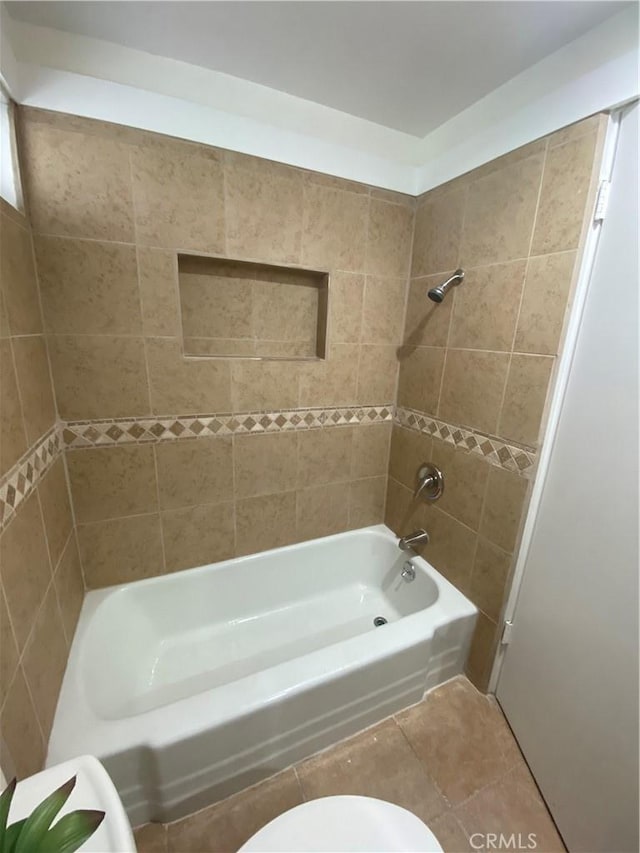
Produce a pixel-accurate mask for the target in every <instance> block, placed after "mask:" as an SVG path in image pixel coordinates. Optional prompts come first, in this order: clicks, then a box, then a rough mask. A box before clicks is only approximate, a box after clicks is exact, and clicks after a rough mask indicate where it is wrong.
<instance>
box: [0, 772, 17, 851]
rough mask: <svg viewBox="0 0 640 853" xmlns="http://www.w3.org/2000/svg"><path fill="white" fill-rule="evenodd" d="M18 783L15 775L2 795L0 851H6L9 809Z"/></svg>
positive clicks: (0, 800) (0, 798) (0, 802)
mask: <svg viewBox="0 0 640 853" xmlns="http://www.w3.org/2000/svg"><path fill="white" fill-rule="evenodd" d="M16 785H17V780H16V778H15V777H14V778H13V779H12V780H11V781H10V782H9V784H8V785H7V787H6V788H5V789H4V791H3V792H2V796H1V797H0V851H4V845H5V832H6V829H7V819H8V817H9V809H10V808H11V800H12V799H13V792H14V791H15V789H16Z"/></svg>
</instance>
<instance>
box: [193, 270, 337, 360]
mask: <svg viewBox="0 0 640 853" xmlns="http://www.w3.org/2000/svg"><path fill="white" fill-rule="evenodd" d="M178 278H179V284H180V308H181V314H182V335H183V340H184V354H185V355H186V356H198V357H210V358H220V357H223V358H269V359H272V358H280V359H317V358H325V355H326V343H327V315H328V310H327V306H328V289H329V276H328V274H327V273H326V272H318V271H316V270H306V269H296V268H293V267H280V266H273V265H271V264H261V263H252V262H249V261H237V260H232V259H229V258H212V257H203V256H200V255H184V254H180V255H178Z"/></svg>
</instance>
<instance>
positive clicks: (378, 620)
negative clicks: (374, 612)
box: [373, 616, 387, 628]
mask: <svg viewBox="0 0 640 853" xmlns="http://www.w3.org/2000/svg"><path fill="white" fill-rule="evenodd" d="M373 624H374V625H375V626H376V628H379V627H380V626H381V625H386V624H387V620H386V619H385V618H384V616H376V617H375V619H374V620H373Z"/></svg>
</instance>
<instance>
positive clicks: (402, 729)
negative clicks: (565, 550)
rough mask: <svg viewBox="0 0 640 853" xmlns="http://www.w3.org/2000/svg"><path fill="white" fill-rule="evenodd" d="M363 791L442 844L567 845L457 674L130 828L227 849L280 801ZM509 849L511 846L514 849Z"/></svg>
mask: <svg viewBox="0 0 640 853" xmlns="http://www.w3.org/2000/svg"><path fill="white" fill-rule="evenodd" d="M332 794H363V795H366V796H370V797H377V798H379V799H382V800H389V801H390V802H392V803H397V804H398V805H400V806H404V807H405V808H407V809H409V810H410V811H412V812H414V813H415V814H417V815H418V817H420V818H422V820H423V821H425V823H427V824H428V825H429V826H430V827H431V829H432V830H433V832H434V833H435V834H436V836H437V837H438V839H439V841H440V844H441V845H442V847H443V849H444V850H445V851H446V853H463V851H472V850H474V849H475V850H477V849H484V847H483V846H482V843H481V840H480V839H479V837H478V836H474V838H473V842H474V845H473V846H472V844H471V842H470V840H469V839H470V837H471V836H472V835H473V834H474V833H482V834H487V833H503V834H505V835H510V834H511V833H516V834H517V833H521V837H522V844H523V845H524V846H525V847H526V845H527V843H528V839H527V835H528V833H535V834H536V847H535V850H536V852H537V853H555V851H564V849H565V848H564V846H563V844H562V841H561V839H560V837H559V835H558V833H557V831H556V829H555V826H554V824H553V822H552V820H551V818H550V816H549V813H548V811H547V809H546V807H545V804H544V802H543V801H542V799H541V797H540V794H539V792H538V789H537V787H536V785H535V783H534V781H533V779H532V777H531V774H530V773H529V770H528V769H527V765H526V764H525V762H524V759H523V758H522V755H521V753H520V750H519V749H518V745H517V743H516V741H515V740H514V738H513V736H512V734H511V731H510V729H509V727H508V725H507V723H506V722H505V719H504V717H503V715H502V713H501V711H500V709H499V707H498V706H497V704H496V702H495V700H494V699H493V698H492V697H488V696H484V695H483V694H481V693H479V692H478V691H477V690H476V689H475V688H474V687H473V686H472V685H471V684H470V683H469V681H467V679H466V678H464V677H462V676H460V677H458V678H455V679H453V680H452V681H449V682H447V684H444V685H442V686H441V687H438V688H436V689H435V690H433V691H431V692H430V693H429V694H428V695H427V696H426V697H425V699H424V700H423V701H422V702H421V703H420V704H418V705H415V706H413V707H412V708H409V709H408V710H406V711H402V712H401V713H399V714H396V715H395V716H394V717H390V718H389V719H387V720H384V721H383V722H382V723H379V724H378V725H376V726H374V727H373V728H370V729H367V730H366V731H364V732H362V733H360V734H358V735H355V736H354V737H352V738H349V739H348V740H346V741H343V742H342V743H339V744H338V745H337V746H334V747H331V748H330V749H327V750H325V751H324V752H322V753H319V754H318V755H315V756H313V757H312V758H309V759H307V760H306V761H302V762H301V763H300V764H297V765H296V766H295V767H292V768H290V769H289V770H285V771H283V772H282V773H279V774H278V775H277V776H273V777H272V778H271V779H267V780H266V781H264V782H261V783H260V784H258V785H255V786H253V787H252V788H249V789H247V790H245V791H241V792H240V793H238V794H235V795H234V796H232V797H229V799H227V800H224V801H222V802H220V803H216V804H215V805H212V806H209V807H208V808H206V809H203V810H202V811H200V812H197V813H196V814H193V815H190V816H189V817H186V818H183V819H182V820H179V821H176V822H175V823H171V824H167V825H163V824H146V825H145V826H142V827H140V828H139V829H137V830H136V833H135V835H136V842H137V845H138V851H139V853H223V851H224V853H227V851H237V850H238V848H239V847H240V846H241V845H242V844H243V843H244V842H245V841H246V840H247V839H248V838H249V837H250V836H251V835H253V833H255V832H257V830H258V829H260V827H262V826H264V824H266V823H268V822H269V821H270V820H272V819H273V818H274V817H276V816H277V815H279V814H280V813H281V812H283V811H285V810H286V809H290V808H292V807H293V806H296V805H298V804H299V803H302V802H304V801H305V800H311V799H314V798H315V797H327V796H330V795H332ZM511 849H513V847H512V848H511Z"/></svg>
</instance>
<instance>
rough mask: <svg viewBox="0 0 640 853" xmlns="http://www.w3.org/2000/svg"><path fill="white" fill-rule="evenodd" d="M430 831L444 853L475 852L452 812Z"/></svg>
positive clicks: (446, 814) (438, 818)
mask: <svg viewBox="0 0 640 853" xmlns="http://www.w3.org/2000/svg"><path fill="white" fill-rule="evenodd" d="M429 829H430V830H431V831H432V832H433V834H434V835H435V837H436V838H437V839H438V841H439V842H440V846H441V847H442V849H443V850H444V853H467V851H471V850H473V847H472V846H471V844H470V843H469V839H468V838H467V836H466V833H465V831H464V830H463V828H462V827H461V826H460V823H459V822H458V819H457V818H456V816H455V815H454V813H453V812H451V811H448V812H444V814H441V815H440V817H437V818H436V819H435V820H434V821H432V822H431V823H430V824H429ZM138 853H146V850H142V851H140V850H138ZM149 853H151V851H149ZM154 853H155V851H154Z"/></svg>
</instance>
